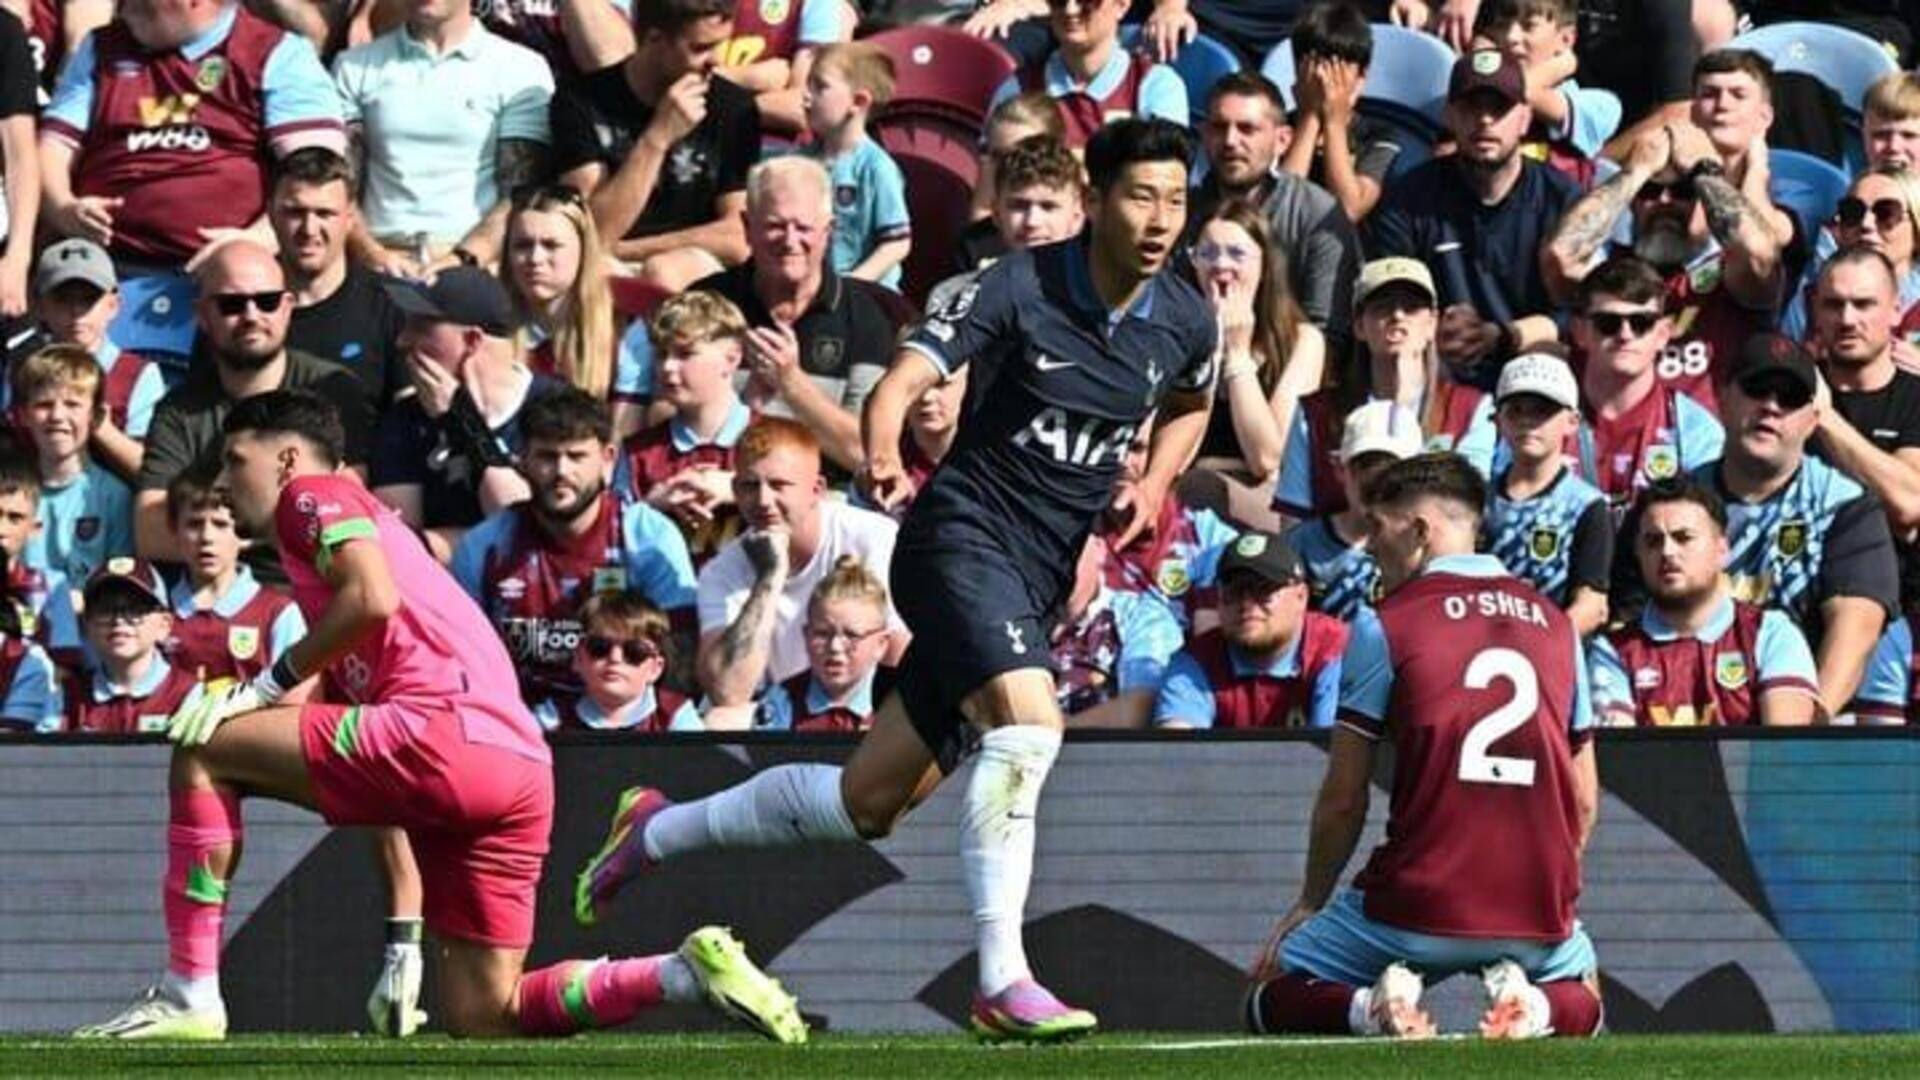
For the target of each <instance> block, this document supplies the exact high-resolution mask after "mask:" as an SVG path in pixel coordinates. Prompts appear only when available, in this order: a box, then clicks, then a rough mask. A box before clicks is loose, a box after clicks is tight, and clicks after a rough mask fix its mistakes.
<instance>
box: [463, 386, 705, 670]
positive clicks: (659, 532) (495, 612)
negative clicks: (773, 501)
mask: <svg viewBox="0 0 1920 1080" xmlns="http://www.w3.org/2000/svg"><path fill="white" fill-rule="evenodd" d="M520 433H521V437H522V438H523V439H524V440H525V451H524V452H523V453H522V455H521V462H520V471H521V472H522V473H523V474H525V476H526V478H527V486H528V487H529V488H531V489H532V491H533V494H532V496H531V497H530V498H529V499H528V500H527V501H526V502H523V503H521V504H519V505H518V506H514V507H510V508H508V509H505V510H502V511H500V512H498V513H496V514H494V515H492V516H491V517H489V518H487V519H486V520H485V521H482V522H481V523H480V524H479V525H477V526H475V527H474V528H472V529H470V530H468V532H467V533H466V535H465V536H463V537H461V538H460V544H459V546H458V547H456V548H454V552H453V561H452V563H451V564H450V567H449V569H451V570H452V571H453V577H454V580H456V581H458V582H459V583H460V587H461V588H463V589H465V590H466V591H467V595H469V596H471V597H473V598H474V600H476V601H478V602H479V604H480V608H481V610H482V611H484V612H486V614H487V618H488V620H489V621H491V622H492V623H493V627H494V629H495V630H498V631H499V632H500V637H501V639H502V640H504V641H505V642H506V643H507V651H508V653H510V654H511V655H512V656H513V661H514V666H515V667H516V668H517V669H518V670H519V673H520V689H521V694H522V696H523V697H525V698H526V700H528V701H555V702H559V703H562V704H571V703H572V701H573V700H574V699H575V698H577V697H578V696H579V695H580V693H581V691H582V686H581V682H580V677H579V675H578V674H576V673H575V671H574V663H573V662H574V650H575V648H576V647H577V646H578V645H579V643H580V635H581V633H582V629H581V623H580V608H581V606H582V605H583V604H585V603H586V601H587V599H588V598H589V597H591V596H595V595H598V594H600V593H610V592H611V593H617V592H628V591H631V592H635V593H638V594H640V595H642V596H644V597H646V598H647V599H648V600H649V601H651V602H652V603H653V605H654V607H656V608H658V609H660V610H661V611H664V612H666V613H667V614H668V616H669V617H670V618H672V619H673V620H674V624H675V629H676V630H677V631H685V632H690V631H691V630H692V628H693V620H692V615H693V595H694V594H693V587H694V578H693V563H692V561H691V560H690V559H689V558H688V557H687V545H686V541H684V540H682V539H681V538H680V530H679V529H678V528H676V527H675V526H674V524H673V522H672V520H670V519H669V518H668V517H667V516H666V515H665V514H662V513H661V512H660V511H658V510H655V509H654V508H653V507H651V506H648V505H647V504H646V503H644V502H638V501H634V502H626V503H622V502H621V501H620V500H618V499H616V498H615V497H614V495H613V493H612V492H611V491H609V490H608V487H607V485H608V481H609V480H610V479H611V478H612V476H613V460H614V446H615V444H614V441H613V421H612V419H611V417H610V416H609V415H608V413H607V407H606V405H605V403H603V402H600V401H596V400H594V398H593V397H592V396H591V395H589V394H587V393H586V392H585V391H583V390H579V389H576V388H574V387H571V386H568V387H562V388H561V389H558V390H555V391H552V392H551V393H549V394H547V395H546V396H544V397H542V398H540V399H538V400H536V401H534V402H533V403H532V404H530V405H528V406H527V408H526V412H525V413H523V414H522V415H521V417H520ZM688 643H689V644H690V639H689V642H688ZM674 655H679V656H685V655H688V651H687V650H686V649H685V648H678V649H675V650H674Z"/></svg>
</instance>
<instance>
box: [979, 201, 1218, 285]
mask: <svg viewBox="0 0 1920 1080" xmlns="http://www.w3.org/2000/svg"><path fill="white" fill-rule="evenodd" d="M1188 216H1189V217H1191V216H1192V215H1188ZM1007 250H1008V249H1007V242H1006V241H1005V240H1002V239H1000V230H999V228H998V227H996V226H995V225H994V223H993V219H992V218H990V217H985V218H981V219H980V220H979V221H975V222H971V223H970V224H968V225H967V227H966V228H964V229H962V230H960V242H959V243H958V244H956V245H954V259H953V272H954V273H956V274H971V273H973V272H974V271H975V270H978V269H980V268H981V267H983V266H985V265H987V264H988V263H991V262H993V261H994V260H995V259H998V258H999V257H1001V256H1002V255H1005V254H1006V253H1007Z"/></svg>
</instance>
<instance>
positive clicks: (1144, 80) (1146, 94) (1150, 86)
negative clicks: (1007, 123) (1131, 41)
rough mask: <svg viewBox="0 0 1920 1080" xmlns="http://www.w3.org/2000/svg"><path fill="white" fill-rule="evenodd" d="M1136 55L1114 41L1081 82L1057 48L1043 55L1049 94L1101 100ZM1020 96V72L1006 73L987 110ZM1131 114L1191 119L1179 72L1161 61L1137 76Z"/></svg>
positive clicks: (1182, 120)
mask: <svg viewBox="0 0 1920 1080" xmlns="http://www.w3.org/2000/svg"><path fill="white" fill-rule="evenodd" d="M1136 60H1137V58H1136V57H1135V56H1134V55H1133V54H1132V53H1131V52H1129V51H1128V50H1127V49H1126V47H1125V46H1124V45H1121V44H1119V43H1115V45H1114V47H1113V52H1112V53H1110V54H1108V56H1107V62H1106V64H1105V65H1104V66H1102V67H1101V68H1100V70H1099V71H1098V72H1097V73H1095V75H1094V76H1093V78H1092V79H1090V80H1088V82H1087V83H1086V85H1085V86H1082V85H1080V84H1079V83H1078V82H1076V81H1075V80H1074V77H1073V75H1072V73H1071V72H1069V71H1067V65H1066V64H1065V63H1063V62H1062V61H1061V59H1060V54H1059V53H1058V52H1055V53H1053V54H1052V55H1050V56H1048V57H1047V65H1046V69H1045V83H1046V88H1047V94H1048V95H1049V96H1050V97H1065V96H1067V95H1068V94H1071V93H1074V92H1076V91H1080V92H1084V93H1085V94H1086V95H1087V96H1088V97H1091V98H1096V99H1101V100H1104V99H1105V98H1106V96H1107V95H1108V94H1111V93H1113V92H1114V91H1115V90H1116V89H1118V88H1119V86H1120V83H1121V81H1122V80H1124V79H1125V78H1126V77H1127V66H1128V65H1129V64H1132V63H1134V62H1136ZM1018 96H1020V76H1019V75H1018V74H1014V75H1009V76H1007V78H1006V81H1004V82H1002V83H1001V84H1000V85H999V86H998V87H996V88H995V89H994V91H993V100H992V101H990V102H988V103H987V111H988V112H992V111H993V110H994V109H996V108H999V106H1000V103H1001V102H1003V101H1005V100H1007V99H1008V98H1013V97H1018ZM1134 115H1135V116H1138V117H1141V118H1143V119H1144V118H1146V117H1149V116H1157V117H1159V118H1160V119H1162V120H1170V121H1172V122H1174V123H1176V124H1179V125H1180V126H1181V127H1186V126H1188V125H1189V124H1190V123H1192V121H1193V115H1192V113H1191V112H1190V111H1189V110H1188V108H1187V84H1186V83H1184V82H1181V81H1180V75H1179V73H1177V72H1175V71H1174V70H1173V69H1172V68H1170V67H1168V66H1167V65H1165V64H1154V65H1153V66H1152V67H1151V68H1150V69H1149V70H1148V71H1147V73H1146V75H1144V76H1142V77H1141V79H1140V95H1139V98H1138V99H1137V100H1136V101H1135V102H1134Z"/></svg>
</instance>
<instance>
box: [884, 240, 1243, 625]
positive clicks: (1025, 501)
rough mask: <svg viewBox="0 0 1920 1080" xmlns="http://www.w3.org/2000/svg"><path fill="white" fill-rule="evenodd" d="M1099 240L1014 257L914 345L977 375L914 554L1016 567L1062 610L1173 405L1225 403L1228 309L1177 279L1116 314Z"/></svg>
mask: <svg viewBox="0 0 1920 1080" xmlns="http://www.w3.org/2000/svg"><path fill="white" fill-rule="evenodd" d="M1088 257H1089V252H1088V248H1087V243H1086V240H1085V239H1084V238H1078V239H1074V240H1070V241H1067V242H1064V243H1059V244H1050V245H1048V246H1046V247H1041V248H1035V249H1033V250H1031V251H1026V252H1019V253H1016V254H1012V255H1008V256H1007V257H1006V258H1004V259H1001V260H1000V261H999V262H997V263H995V264H994V265H992V266H990V267H988V268H987V269H986V270H983V271H981V273H980V274H979V275H978V276H977V277H976V278H975V279H974V280H973V281H971V282H969V283H967V284H966V285H964V286H962V287H960V288H958V289H956V290H955V291H954V292H953V293H952V294H951V295H949V296H948V297H946V298H945V300H944V302H942V303H941V304H939V305H937V306H936V308H935V310H933V311H932V312H931V313H930V314H929V316H928V318H927V320H926V321H925V322H924V323H922V324H921V325H920V326H919V327H917V328H916V329H915V330H914V331H913V332H912V333H911V334H910V335H908V337H907V340H906V342H905V343H904V344H905V346H906V347H907V348H910V349H913V350H915V351H917V352H920V353H921V354H923V355H925V356H926V357H927V358H928V359H929V360H930V361H931V362H932V363H933V364H934V365H935V366H937V367H938V368H939V369H940V370H941V371H943V372H951V371H955V370H958V369H959V368H960V367H961V366H963V365H967V364H972V365H973V369H972V374H971V377H970V381H969V385H968V398H969V400H968V402H967V407H966V422H965V423H964V424H962V425H961V426H960V435H959V438H958V440H957V441H956V442H955V443H954V446H953V449H952V450H951V451H949V452H948V454H947V457H946V459H945V460H944V461H943V462H942V464H941V467H940V470H939V471H938V472H937V473H935V474H934V477H933V479H932V480H931V481H930V482H929V484H928V486H927V489H926V491H924V492H922V493H921V494H920V495H919V496H918V497H917V498H916V499H915V500H914V503H913V508H912V509H911V510H910V511H909V512H908V514H907V517H906V520H905V521H904V522H903V523H902V524H901V527H900V540H899V548H900V550H902V551H912V550H914V549H916V548H917V549H922V550H926V549H943V550H954V549H963V550H970V551H977V552H981V553H982V554H985V555H987V556H988V557H993V558H1001V559H1007V560H1010V561H1011V562H1012V564H1013V566H1014V567H1015V568H1016V569H1017V570H1018V572H1019V575H1020V577H1021V578H1023V579H1024V580H1025V581H1026V583H1027V585H1028V588H1029V589H1030V590H1031V591H1032V592H1033V599H1034V600H1035V601H1036V602H1037V603H1040V604H1051V602H1052V601H1054V600H1055V599H1057V598H1058V597H1059V596H1060V595H1062V594H1063V593H1064V592H1065V589H1066V585H1067V584H1068V583H1069V582H1070V581H1071V578H1072V575H1073V567H1074V564H1075V561H1076V559H1077V558H1078V555H1079V551H1080V546H1081V545H1082V544H1083V543H1084V542H1085V540H1086V536H1087V533H1088V532H1089V531H1090V529H1091V528H1092V525H1093V522H1094V519H1095V518H1096V517H1097V516H1098V515H1099V513H1100V512H1101V510H1103V509H1104V508H1105V507H1106V506H1107V503H1108V501H1109V500H1110V499H1111V498H1112V495H1113V485H1114V480H1115V478H1116V476H1117V475H1118V474H1119V471H1120V467H1121V465H1122V463H1123V462H1124V460H1125V458H1126V454H1127V447H1128V446H1129V445H1130V444H1131V443H1132V441H1133V437H1134V433H1135V432H1136V431H1138V430H1139V428H1140V426H1141V424H1142V423H1144V422H1145V421H1146V419H1147V417H1148V416H1149V415H1150V414H1151V413H1152V412H1153V410H1154V408H1155V407H1156V406H1158V405H1159V404H1160V402H1161V400H1162V399H1163V398H1165V397H1166V396H1167V394H1169V393H1172V392H1176V391H1178V392H1195V393H1199V392H1204V393H1212V385H1213V352H1214V341H1215V329H1214V316H1213V311H1212V308H1211V307H1210V306H1209V305H1208V303H1207V301H1206V299H1205V298H1204V297H1202V296H1201V294H1200V291H1199V290H1198V289H1197V288H1195V287H1194V286H1193V284H1192V283H1191V282H1189V281H1188V280H1187V279H1186V278H1185V277H1183V276H1182V275H1180V274H1179V273H1178V272H1176V271H1172V270H1168V271H1162V272H1161V273H1160V274H1158V275H1156V276H1155V277H1154V278H1153V279H1152V280H1151V281H1149V282H1148V283H1147V285H1146V287H1145V288H1144V289H1143V290H1142V291H1141V293H1140V296H1139V298H1138V299H1137V300H1136V301H1135V302H1134V304H1133V305H1132V306H1131V307H1129V308H1128V309H1126V310H1124V311H1119V312H1110V311H1108V310H1107V308H1106V306H1105V305H1104V304H1103V303H1102V302H1101V301H1100V299H1099V297H1098V295H1097V294H1096V293H1095V292H1094V288H1093V283H1092V280H1091V278H1090V276H1089V270H1088V262H1087V260H1088Z"/></svg>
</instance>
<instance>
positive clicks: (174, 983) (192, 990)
mask: <svg viewBox="0 0 1920 1080" xmlns="http://www.w3.org/2000/svg"><path fill="white" fill-rule="evenodd" d="M161 986H162V987H163V988H165V989H167V990H170V991H172V992H173V995H174V996H175V997H177V998H179V999H180V1000H181V1001H182V1002H184V1003H185V1004H186V1006H187V1008H189V1009H192V1010H193V1011H194V1012H211V1011H212V1010H214V1009H218V1008H221V1007H222V1002H221V1000H220V976H218V975H201V976H199V977H198V978H192V979H190V978H187V977H186V976H185V975H176V974H174V973H173V972H171V971H169V972H167V974H166V976H165V977H164V978H163V979H162V981H161Z"/></svg>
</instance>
